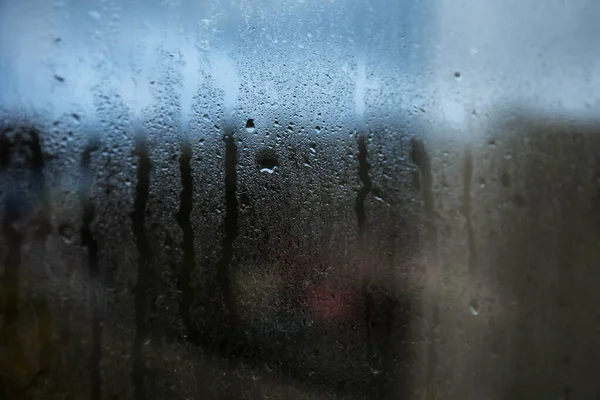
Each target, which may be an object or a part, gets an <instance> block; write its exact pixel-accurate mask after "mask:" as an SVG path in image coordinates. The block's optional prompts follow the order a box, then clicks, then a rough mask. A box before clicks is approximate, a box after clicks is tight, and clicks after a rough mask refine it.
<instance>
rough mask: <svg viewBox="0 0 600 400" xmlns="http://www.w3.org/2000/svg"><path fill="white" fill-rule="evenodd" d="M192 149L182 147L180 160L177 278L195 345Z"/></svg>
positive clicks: (197, 337) (197, 340)
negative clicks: (180, 263) (179, 261)
mask: <svg viewBox="0 0 600 400" xmlns="http://www.w3.org/2000/svg"><path fill="white" fill-rule="evenodd" d="M191 160H192V147H191V146H190V144H189V143H184V144H183V146H182V152H181V157H180V158H179V170H180V173H181V193H180V194H179V211H177V213H176V214H175V218H176V219H177V223H178V224H179V227H180V228H181V230H182V232H183V241H182V243H181V250H182V252H183V268H182V269H181V272H180V273H179V276H178V277H177V288H178V289H179V290H180V291H181V296H182V298H181V302H180V303H179V314H180V315H181V319H182V320H183V324H184V325H185V327H186V329H187V333H188V335H187V339H188V341H190V342H191V343H193V344H199V343H200V333H199V332H198V331H197V329H196V328H195V327H194V326H193V323H192V320H191V317H190V307H191V305H192V301H193V300H194V292H193V288H192V285H191V278H192V272H193V271H194V267H195V265H196V253H195V250H194V230H193V228H192V223H191V220H190V216H191V214H192V206H193V197H194V178H193V176H192V167H191Z"/></svg>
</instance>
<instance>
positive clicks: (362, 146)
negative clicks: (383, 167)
mask: <svg viewBox="0 0 600 400" xmlns="http://www.w3.org/2000/svg"><path fill="white" fill-rule="evenodd" d="M368 157H369V154H368V152H367V143H366V137H365V135H364V134H360V135H359V136H358V178H359V179H360V181H361V182H362V184H363V186H362V188H360V190H359V191H358V194H357V195H356V204H355V210H356V216H357V217H358V237H359V239H358V240H359V245H360V246H362V245H363V241H364V234H365V229H366V225H367V213H366V211H365V201H366V199H367V195H368V194H369V192H371V190H372V189H373V182H372V181H371V177H370V176H369V170H370V169H371V166H370V165H369V161H368ZM363 269H364V268H363ZM361 278H362V292H363V297H364V302H365V326H366V328H367V341H368V344H369V347H370V348H371V353H373V349H372V343H371V327H372V325H373V318H374V303H373V294H372V293H371V290H370V288H369V279H367V273H366V271H364V270H363V271H362V277H361Z"/></svg>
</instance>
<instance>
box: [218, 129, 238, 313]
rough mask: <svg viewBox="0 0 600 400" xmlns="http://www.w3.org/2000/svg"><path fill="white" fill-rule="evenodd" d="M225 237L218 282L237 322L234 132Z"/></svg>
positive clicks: (229, 142) (228, 143) (228, 150)
mask: <svg viewBox="0 0 600 400" xmlns="http://www.w3.org/2000/svg"><path fill="white" fill-rule="evenodd" d="M224 141H225V237H224V239H223V255H222V257H221V259H220V260H219V262H218V263H217V275H216V281H217V285H218V286H219V289H220V290H221V294H222V295H223V299H224V301H225V306H226V307H227V312H228V313H229V319H230V322H235V321H236V320H237V313H236V307H235V298H234V296H233V291H232V289H231V279H230V264H231V260H232V259H233V243H234V242H235V239H236V238H237V236H238V200H237V162H238V155H237V145H236V143H235V138H234V137H233V132H226V133H225V137H224Z"/></svg>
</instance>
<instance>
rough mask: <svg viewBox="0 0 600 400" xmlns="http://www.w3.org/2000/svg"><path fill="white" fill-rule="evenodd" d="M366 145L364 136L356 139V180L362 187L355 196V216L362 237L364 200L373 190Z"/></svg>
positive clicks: (363, 229)
mask: <svg viewBox="0 0 600 400" xmlns="http://www.w3.org/2000/svg"><path fill="white" fill-rule="evenodd" d="M368 156H369V155H368V153H367V143H366V138H365V135H362V134H361V135H360V136H359V137H358V178H359V179H360V181H361V182H362V184H363V187H362V188H360V190H359V191H358V195H357V196H356V206H355V210H356V216H357V217H358V233H359V235H361V236H362V235H363V234H364V231H365V227H366V224H367V213H366V211H365V200H366V199H367V195H368V194H369V192H371V190H372V189H373V182H372V181H371V177H370V176H369V170H370V169H371V166H370V165H369V161H368Z"/></svg>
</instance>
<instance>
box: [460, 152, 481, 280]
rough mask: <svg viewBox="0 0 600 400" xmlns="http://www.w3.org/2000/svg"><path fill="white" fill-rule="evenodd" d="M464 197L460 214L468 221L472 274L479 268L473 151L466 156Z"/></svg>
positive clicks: (470, 268) (469, 262)
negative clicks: (473, 198) (474, 205)
mask: <svg viewBox="0 0 600 400" xmlns="http://www.w3.org/2000/svg"><path fill="white" fill-rule="evenodd" d="M463 174H464V175H463V185H464V186H463V195H462V207H461V208H460V212H461V213H462V215H463V216H464V217H465V219H466V220H467V243H468V247H469V261H468V265H469V272H470V273H471V274H472V273H474V272H475V269H476V267H477V265H476V262H477V248H476V246H475V233H474V232H473V217H472V212H473V211H472V204H471V203H472V202H471V183H472V181H473V157H472V155H471V151H470V150H467V152H466V154H465V168H464V171H463Z"/></svg>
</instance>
